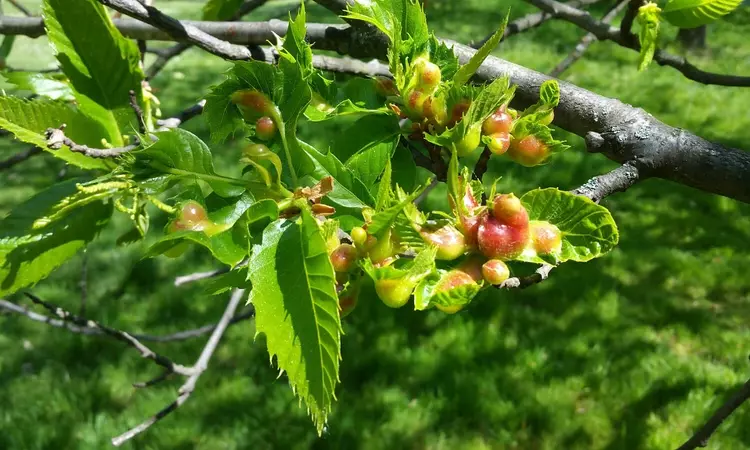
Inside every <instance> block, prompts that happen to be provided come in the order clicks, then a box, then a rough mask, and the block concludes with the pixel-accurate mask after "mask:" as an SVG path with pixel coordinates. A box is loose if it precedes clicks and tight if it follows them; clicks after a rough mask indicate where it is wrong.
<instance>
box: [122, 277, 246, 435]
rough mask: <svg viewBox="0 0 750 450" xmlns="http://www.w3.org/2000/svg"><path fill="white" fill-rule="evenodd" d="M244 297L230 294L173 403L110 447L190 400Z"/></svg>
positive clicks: (141, 430) (144, 428) (236, 291)
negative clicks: (219, 317) (217, 321)
mask: <svg viewBox="0 0 750 450" xmlns="http://www.w3.org/2000/svg"><path fill="white" fill-rule="evenodd" d="M244 296H245V290H244V289H236V290H235V291H234V292H233V293H232V297H231V298H230V299H229V303H228V304H227V307H226V309H225V310H224V314H222V316H221V319H220V320H219V323H218V324H217V325H216V329H214V332H213V333H212V334H211V337H209V338H208V342H206V346H205V347H203V351H202V352H201V354H200V356H199V357H198V360H197V361H196V362H195V365H193V367H192V370H193V373H192V374H191V375H190V376H189V377H188V379H187V380H186V381H185V384H183V385H182V386H181V387H180V390H179V391H178V395H177V399H176V400H175V401H174V402H172V403H170V404H169V405H168V406H167V407H166V408H164V409H162V410H161V411H159V412H157V413H156V414H154V415H153V416H151V417H150V418H148V419H147V420H146V421H145V422H143V423H141V424H140V425H138V426H136V427H134V428H131V429H130V430H128V431H126V432H125V433H123V434H121V435H119V436H117V437H114V438H112V445H114V446H115V447H119V446H120V445H122V444H124V443H125V442H127V441H129V440H130V439H132V438H134V437H135V436H137V435H139V434H140V433H143V432H144V431H146V430H147V429H148V428H149V427H151V425H153V424H155V423H156V422H158V421H159V420H161V419H162V418H164V416H166V415H167V414H169V413H171V412H172V411H174V410H175V409H177V408H179V407H180V406H182V404H184V403H185V402H186V401H187V400H188V399H189V398H190V395H191V394H192V393H193V391H194V390H195V386H196V384H197V383H198V379H199V378H200V376H201V375H202V374H203V372H205V371H206V369H207V368H208V362H209V361H210V360H211V356H213V354H214V351H215V350H216V347H217V346H218V345H219V341H220V340H221V337H222V336H223V335H224V331H226V329H227V326H229V322H230V321H231V319H232V317H233V316H234V312H235V311H236V310H237V307H238V306H239V304H240V301H241V300H242V299H243V298H244Z"/></svg>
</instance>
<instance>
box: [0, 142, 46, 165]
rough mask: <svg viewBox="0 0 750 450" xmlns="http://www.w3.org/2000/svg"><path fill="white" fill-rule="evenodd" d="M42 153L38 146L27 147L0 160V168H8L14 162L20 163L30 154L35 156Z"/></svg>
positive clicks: (29, 156)
mask: <svg viewBox="0 0 750 450" xmlns="http://www.w3.org/2000/svg"><path fill="white" fill-rule="evenodd" d="M41 153H42V149H41V148H39V147H29V148H27V149H26V150H23V151H20V152H18V153H16V154H15V155H13V156H10V157H8V158H6V159H3V160H0V170H5V169H10V168H11V167H13V166H15V165H16V164H19V163H22V162H24V161H26V160H27V159H29V158H31V157H32V156H36V155H39V154H41Z"/></svg>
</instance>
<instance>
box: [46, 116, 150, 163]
mask: <svg viewBox="0 0 750 450" xmlns="http://www.w3.org/2000/svg"><path fill="white" fill-rule="evenodd" d="M64 129H65V124H63V125H61V126H60V128H47V130H46V131H45V132H44V137H45V139H47V147H49V148H51V149H52V150H59V149H61V148H62V146H63V145H65V146H67V147H68V148H70V151H72V152H76V153H83V154H84V155H86V156H90V157H92V158H114V157H115V156H120V155H122V154H123V153H127V152H129V151H132V150H135V149H136V148H138V145H140V143H138V144H131V145H126V146H125V147H113V148H91V147H89V146H86V145H80V144H76V143H75V142H73V141H72V140H71V139H70V138H68V137H67V136H65V133H64V132H63V130H64Z"/></svg>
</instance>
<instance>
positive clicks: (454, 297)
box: [414, 270, 482, 311]
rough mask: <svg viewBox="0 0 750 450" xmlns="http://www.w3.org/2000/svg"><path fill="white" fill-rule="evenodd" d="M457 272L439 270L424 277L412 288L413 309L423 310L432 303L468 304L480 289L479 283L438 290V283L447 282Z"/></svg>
mask: <svg viewBox="0 0 750 450" xmlns="http://www.w3.org/2000/svg"><path fill="white" fill-rule="evenodd" d="M457 272H459V271H457V270H453V271H448V270H439V271H437V272H435V273H432V274H431V275H430V276H429V277H426V278H424V279H423V280H422V281H421V282H420V283H419V285H417V288H416V289H415V290H414V309H415V310H417V311H423V310H425V309H427V308H429V307H430V306H434V305H440V306H443V307H463V306H464V305H467V304H469V303H470V302H471V301H472V300H473V299H474V297H476V295H477V294H478V293H479V291H480V290H482V285H481V284H478V283H475V282H471V283H466V284H462V285H460V286H457V287H454V288H449V289H445V288H444V289H441V290H440V292H438V288H439V287H440V285H441V284H442V285H445V284H448V280H449V278H451V277H455V276H456V273H457ZM462 276H463V275H462ZM466 281H469V280H466Z"/></svg>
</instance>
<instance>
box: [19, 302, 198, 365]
mask: <svg viewBox="0 0 750 450" xmlns="http://www.w3.org/2000/svg"><path fill="white" fill-rule="evenodd" d="M25 294H26V296H27V297H28V298H30V299H31V301H33V302H34V303H36V304H37V305H41V306H43V307H44V308H45V309H47V311H49V312H51V313H52V314H54V315H56V316H57V317H59V318H60V319H61V320H62V321H63V322H70V323H73V324H75V325H78V326H79V327H85V328H96V329H98V330H101V332H102V333H103V334H106V335H108V336H110V337H113V338H115V339H117V340H118V341H121V342H124V343H125V344H127V345H129V346H130V347H133V348H134V349H136V350H138V352H139V353H140V354H141V357H143V358H146V359H150V360H151V361H153V362H154V363H156V364H158V365H160V366H162V367H164V369H166V370H167V371H169V372H170V373H177V374H180V375H185V376H190V375H193V374H194V373H195V369H194V368H190V367H185V366H183V365H181V364H175V363H174V362H172V360H171V359H169V358H167V357H165V356H162V355H160V354H158V353H156V352H155V351H153V350H151V349H150V348H148V347H146V346H145V345H143V344H142V343H141V342H140V341H139V340H138V339H136V338H135V337H133V336H132V335H130V334H128V333H126V332H124V331H120V330H115V329H114V328H109V327H107V326H104V325H102V324H100V323H98V322H95V321H93V320H90V319H85V318H83V317H79V316H76V315H73V314H71V313H70V312H68V311H66V310H64V309H62V308H60V307H59V306H55V305H53V304H51V303H47V302H45V301H44V300H42V299H40V298H39V297H37V296H36V295H33V294H31V293H29V292H26V293H25Z"/></svg>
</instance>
